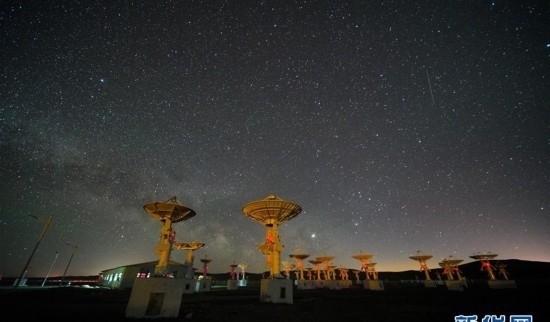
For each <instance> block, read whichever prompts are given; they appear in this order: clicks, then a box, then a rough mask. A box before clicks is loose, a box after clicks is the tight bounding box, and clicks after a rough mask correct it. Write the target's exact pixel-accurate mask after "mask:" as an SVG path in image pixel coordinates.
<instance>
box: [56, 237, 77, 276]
mask: <svg viewBox="0 0 550 322" xmlns="http://www.w3.org/2000/svg"><path fill="white" fill-rule="evenodd" d="M66 244H67V245H69V246H72V247H73V253H72V254H71V258H69V262H68V263H67V267H66V268H65V272H63V277H62V278H61V282H59V286H63V281H64V280H65V275H66V274H67V271H68V270H69V265H71V261H72V260H73V256H74V253H75V252H76V250H77V249H78V246H76V245H73V244H71V243H66Z"/></svg>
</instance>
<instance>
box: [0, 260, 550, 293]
mask: <svg viewBox="0 0 550 322" xmlns="http://www.w3.org/2000/svg"><path fill="white" fill-rule="evenodd" d="M491 264H492V265H493V266H495V269H496V270H495V271H494V275H495V277H496V278H497V279H504V277H503V276H501V275H499V272H498V268H497V267H498V266H499V265H501V264H502V265H506V272H507V274H508V278H509V279H511V280H550V262H537V261H526V260H520V259H505V260H491ZM458 268H459V270H460V272H461V275H462V276H463V277H465V278H466V279H469V280H487V279H488V274H487V272H485V271H482V270H481V263H480V262H479V261H473V262H469V263H466V264H461V265H458ZM429 273H430V277H431V279H432V280H436V279H438V273H439V274H440V276H441V279H446V278H445V277H444V276H443V275H441V274H442V273H443V269H442V268H430V272H429ZM208 275H209V276H211V277H212V279H213V280H216V281H224V280H227V279H229V272H227V273H216V274H208ZM267 276H269V271H265V272H263V273H249V272H247V273H246V279H247V280H249V281H259V280H261V279H262V278H264V277H267ZM338 276H339V275H338ZM291 277H292V278H293V279H294V278H295V275H294V273H292V276H291ZM355 278H356V277H355V274H353V273H351V272H350V273H349V279H350V280H355ZM98 279H99V276H97V275H95V276H67V277H65V280H66V282H69V281H70V282H71V283H72V285H84V284H88V285H93V284H95V282H97V281H98ZM360 279H361V280H364V279H365V273H364V272H361V275H360ZM378 279H379V280H382V281H402V280H424V279H426V277H425V274H424V272H421V271H420V270H408V271H401V272H384V271H380V272H378ZM14 280H15V278H3V279H2V280H0V286H8V285H12V284H13V282H14ZM43 280H44V278H43V277H34V278H29V281H28V284H29V285H40V284H41V283H42V282H43ZM56 280H57V283H59V280H60V277H51V278H50V279H49V280H48V284H51V283H52V282H54V281H56Z"/></svg>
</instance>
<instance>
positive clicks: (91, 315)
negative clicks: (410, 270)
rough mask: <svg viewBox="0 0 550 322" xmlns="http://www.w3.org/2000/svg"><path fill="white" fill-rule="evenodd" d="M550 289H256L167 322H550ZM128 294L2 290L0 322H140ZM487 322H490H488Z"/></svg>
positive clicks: (201, 297)
mask: <svg viewBox="0 0 550 322" xmlns="http://www.w3.org/2000/svg"><path fill="white" fill-rule="evenodd" d="M548 286H549V285H548V283H547V282H545V283H542V284H541V283H537V282H530V283H527V284H524V285H522V284H520V283H518V287H517V288H516V289H489V288H488V287H487V286H486V285H485V287H483V286H477V287H475V286H474V287H472V286H470V287H467V288H466V289H464V291H449V290H447V289H446V288H445V287H437V288H425V287H419V286H415V287H411V286H407V287H403V286H399V285H397V284H396V285H393V286H391V285H388V286H387V287H386V288H385V289H384V290H382V291H373V290H366V289H363V288H347V289H341V290H329V289H314V290H298V289H294V290H293V303H292V304H287V303H270V302H261V301H260V292H259V289H258V288H239V289H237V290H227V289H218V290H211V291H206V292H200V293H194V294H184V295H183V297H182V303H181V307H180V313H179V316H178V317H177V318H153V320H157V321H158V320H167V321H189V322H193V321H197V322H199V321H220V322H221V321H238V322H252V321H254V322H256V321H262V322H271V321H273V322H275V321H277V322H288V321H315V322H329V321H330V322H334V321H351V320H355V321H399V322H404V321H408V322H410V321H413V322H414V321H422V322H426V321H441V322H446V321H448V322H454V321H455V317H456V316H460V315H463V316H474V315H477V320H470V321H480V322H481V321H482V319H483V317H484V316H486V315H495V316H497V317H500V316H502V315H504V316H505V318H506V319H505V321H507V322H508V321H510V316H511V315H531V316H532V317H533V319H532V321H536V322H544V321H550V314H549V305H548V295H547V292H548ZM130 295H131V291H130V290H110V289H99V288H82V287H63V288H60V287H53V288H39V287H29V288H25V287H19V288H17V289H13V288H10V287H4V288H1V289H0V299H1V302H0V303H1V306H0V308H1V310H2V321H6V322H8V321H22V320H36V319H40V320H48V321H52V320H63V321H95V322H98V321H99V322H100V321H101V320H105V321H106V320H109V321H140V320H144V321H145V320H147V321H150V320H151V319H133V318H126V317H125V310H126V306H127V304H128V301H129V298H130ZM488 321H490V320H488Z"/></svg>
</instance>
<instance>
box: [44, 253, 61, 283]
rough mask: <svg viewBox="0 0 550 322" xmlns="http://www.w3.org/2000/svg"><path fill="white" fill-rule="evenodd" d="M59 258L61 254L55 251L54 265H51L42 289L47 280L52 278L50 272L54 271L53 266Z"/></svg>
mask: <svg viewBox="0 0 550 322" xmlns="http://www.w3.org/2000/svg"><path fill="white" fill-rule="evenodd" d="M57 256H59V252H58V251H55V257H54V258H53V262H52V265H50V269H49V270H48V274H46V277H45V278H44V281H43V282H42V287H44V284H46V280H47V279H48V277H49V276H50V272H51V271H52V268H53V264H55V261H56V260H57Z"/></svg>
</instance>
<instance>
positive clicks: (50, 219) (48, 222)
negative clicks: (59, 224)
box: [13, 215, 53, 288]
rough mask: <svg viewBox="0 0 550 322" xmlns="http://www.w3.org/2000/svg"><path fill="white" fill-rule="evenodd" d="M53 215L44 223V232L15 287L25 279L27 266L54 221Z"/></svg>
mask: <svg viewBox="0 0 550 322" xmlns="http://www.w3.org/2000/svg"><path fill="white" fill-rule="evenodd" d="M32 217H34V218H37V217H35V216H32ZM52 217H53V215H52V216H50V218H48V221H46V224H45V225H44V230H42V234H40V238H38V241H37V242H36V246H34V249H33V250H32V253H31V256H30V257H29V260H28V261H27V263H26V264H25V267H24V268H23V271H22V272H21V275H19V278H18V279H17V280H16V281H15V285H14V286H13V288H17V287H18V286H19V284H21V282H22V280H23V276H24V275H25V272H26V271H27V268H29V264H30V263H31V260H32V257H33V256H34V253H35V252H36V250H37V249H38V246H39V245H40V242H42V239H43V238H44V235H45V234H46V231H47V230H48V227H49V226H50V223H51V221H52Z"/></svg>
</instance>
